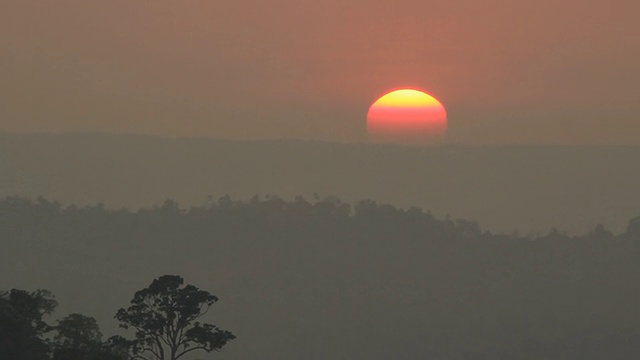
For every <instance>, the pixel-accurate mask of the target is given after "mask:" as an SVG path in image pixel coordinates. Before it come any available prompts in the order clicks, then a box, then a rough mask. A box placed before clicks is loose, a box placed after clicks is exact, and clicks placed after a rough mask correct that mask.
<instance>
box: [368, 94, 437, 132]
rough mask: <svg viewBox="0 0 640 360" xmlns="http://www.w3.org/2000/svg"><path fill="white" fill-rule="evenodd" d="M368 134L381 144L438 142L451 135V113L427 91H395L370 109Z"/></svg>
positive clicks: (384, 96) (382, 97) (380, 99)
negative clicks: (448, 116)
mask: <svg viewBox="0 0 640 360" xmlns="http://www.w3.org/2000/svg"><path fill="white" fill-rule="evenodd" d="M367 131H368V133H369V136H370V137H371V138H372V139H374V140H376V141H381V142H409V143H429V142H434V141H437V140H439V139H441V138H442V137H444V134H445V133H446V132H447V112H446V110H445V109H444V106H442V104H441V103H440V102H439V101H438V100H436V99H435V98H434V97H433V96H431V95H429V94H427V93H425V92H423V91H420V90H415V89H400V90H394V91H391V92H389V93H387V94H385V95H383V96H381V97H380V98H379V99H378V100H376V102H374V103H373V105H371V107H370V108H369V113H368V114H367Z"/></svg>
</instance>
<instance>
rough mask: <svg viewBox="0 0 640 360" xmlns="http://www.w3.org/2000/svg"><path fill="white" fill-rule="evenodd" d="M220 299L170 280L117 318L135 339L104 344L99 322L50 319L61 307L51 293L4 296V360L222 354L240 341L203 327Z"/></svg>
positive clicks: (0, 332)
mask: <svg viewBox="0 0 640 360" xmlns="http://www.w3.org/2000/svg"><path fill="white" fill-rule="evenodd" d="M217 301H218V298H217V297H216V296H214V295H212V294H210V293H209V292H207V291H205V290H200V289H198V288H197V287H195V286H193V285H185V284H184V280H183V279H182V278H181V277H180V276H177V275H164V276H161V277H159V278H158V279H155V280H154V281H153V282H152V283H151V284H150V285H149V286H148V287H147V288H145V289H142V290H140V291H138V292H136V294H135V295H134V297H133V299H132V300H131V305H130V306H129V307H128V308H126V309H125V308H121V309H120V310H118V312H117V313H116V315H115V318H117V319H118V321H120V327H122V328H125V329H133V330H135V336H134V337H133V338H132V339H126V338H124V337H122V336H112V337H110V338H109V339H108V340H106V341H103V339H102V333H101V331H100V326H99V325H98V322H97V321H96V319H94V318H93V317H90V316H85V315H82V314H77V313H74V314H70V315H67V316H66V317H64V318H63V319H61V320H58V321H57V324H55V325H50V324H48V323H47V322H46V321H45V320H46V319H45V317H46V316H49V315H52V313H53V312H54V311H55V309H56V307H57V305H58V304H57V302H56V300H55V298H54V296H53V294H52V293H50V292H49V291H46V290H37V291H33V292H28V291H25V290H18V289H12V290H10V291H6V292H0V359H3V360H129V359H154V360H178V359H180V358H183V357H184V356H185V355H187V354H189V353H191V352H193V351H203V352H208V353H210V352H212V351H214V350H220V349H221V348H222V347H223V346H224V345H226V344H227V343H228V342H229V341H231V340H233V339H235V335H233V333H231V332H230V331H226V330H221V329H218V328H217V327H216V326H215V325H211V324H207V323H201V322H200V320H199V319H200V318H201V317H203V316H204V315H205V314H206V313H207V311H208V310H209V307H211V306H212V305H213V304H214V303H215V302H217Z"/></svg>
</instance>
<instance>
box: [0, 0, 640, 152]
mask: <svg viewBox="0 0 640 360" xmlns="http://www.w3.org/2000/svg"><path fill="white" fill-rule="evenodd" d="M639 13H640V2H638V1H637V0H611V1H602V0H597V1H595V0H538V1H520V0H432V1H426V0H394V1H390V0H384V1H383V0H330V1H319V0H313V1H311V0H310V1H304V0H271V1H264V0H233V1H231V0H229V1H212V0H207V1H203V0H184V1H175V0H174V1H165V0H92V1H87V0H55V1H43V0H3V1H2V2H0V44H1V46H0V131H11V132H35V131H37V132H43V131H55V132H66V131H108V132H126V133H148V134H161V135H170V136H174V135H175V136H206V137H218V138H236V139H252V138H303V139H322V140H332V141H365V140H366V133H365V116H366V111H367V108H368V106H369V104H370V103H371V102H373V101H374V100H375V99H376V97H377V96H378V95H381V94H382V93H384V92H385V91H386V90H388V89H390V88H395V87H398V86H403V85H411V86H419V87H421V88H424V89H426V90H428V91H429V92H430V93H432V94H433V95H435V96H436V97H438V98H439V99H440V100H442V102H443V103H444V104H445V106H446V107H447V109H448V111H449V116H450V119H449V121H450V132H449V137H448V141H449V142H453V143H474V144H478V143H482V144H493V143H563V144H580V143H588V144H630V143H635V144H640V102H639V101H638V97H639V95H640V26H638V20H637V19H638V14H639Z"/></svg>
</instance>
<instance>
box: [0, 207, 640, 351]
mask: <svg viewBox="0 0 640 360" xmlns="http://www.w3.org/2000/svg"><path fill="white" fill-rule="evenodd" d="M0 242H1V244H2V251H1V252H0V274H1V276H0V290H3V289H10V288H19V289H30V290H32V289H48V290H51V291H52V292H53V293H54V294H55V295H56V296H57V300H58V302H59V303H60V307H59V309H58V311H57V312H56V314H55V315H56V317H57V318H60V317H62V316H64V315H66V314H68V313H70V312H80V313H82V314H86V315H89V316H92V317H95V318H97V319H98V322H99V324H100V325H101V328H102V330H103V333H104V334H106V335H108V336H109V335H113V334H116V333H118V332H119V331H118V329H117V326H116V322H115V320H114V319H113V316H114V314H115V311H116V310H117V309H118V308H119V307H123V306H126V305H127V304H128V302H129V300H130V299H131V297H132V295H133V293H134V292H135V291H136V290H138V289H141V288H143V287H145V286H147V285H148V284H149V283H150V282H151V280H152V279H154V278H156V277H158V276H160V275H163V274H179V275H182V276H184V277H185V279H186V280H187V282H188V283H193V284H195V285H196V286H198V287H201V288H203V289H206V290H208V291H211V292H212V293H214V294H215V295H216V296H218V297H219V298H220V302H219V303H217V304H216V305H215V306H214V308H213V309H212V311H211V312H210V313H209V319H212V320H211V321H213V322H214V323H215V324H216V325H218V326H220V327H222V328H224V329H229V330H231V331H233V333H234V334H236V335H237V336H238V339H236V340H234V341H233V342H232V343H231V344H230V345H229V346H227V347H225V348H224V350H223V351H222V352H221V353H219V354H215V355H216V356H215V358H217V359H247V360H249V359H274V360H276V359H278V360H284V359H290V360H295V359H301V358H304V359H379V360H382V359H407V360H409V359H432V358H433V359H448V360H470V359H474V360H477V359H530V360H537V359H558V360H560V359H572V360H573V359H576V360H578V359H580V360H584V359H593V360H599V359H616V360H626V359H630V358H633V356H635V354H637V353H638V351H640V328H639V327H638V324H639V323H640V313H638V311H637V304H638V301H640V289H639V288H638V286H636V285H637V284H638V282H639V281H640V263H639V262H638V261H637V259H638V255H639V254H640V218H636V219H633V220H632V221H630V222H629V224H628V226H627V228H626V229H625V231H624V232H623V233H621V234H617V235H614V234H612V233H611V232H609V231H607V230H606V229H604V228H602V227H597V228H596V229H594V230H593V231H591V232H589V233H588V234H586V235H584V236H579V237H569V236H567V235H564V234H562V233H560V232H550V233H547V234H544V235H541V236H538V237H516V236H513V235H496V234H491V233H488V232H483V231H482V230H481V229H480V227H479V226H478V224H477V223H475V222H471V221H464V220H459V221H453V220H451V219H438V218H435V217H434V216H433V215H431V214H429V213H426V212H423V211H421V210H419V209H416V208H412V209H406V210H405V209H398V208H395V207H393V206H390V205H382V204H378V203H375V202H372V201H360V202H358V203H357V204H356V205H355V206H354V207H351V206H349V205H347V204H344V203H341V202H339V201H337V200H335V199H328V200H319V201H312V202H308V201H305V200H304V199H301V198H298V199H296V200H294V201H290V202H288V201H284V200H282V199H280V198H277V197H270V198H269V199H264V198H254V199H251V200H250V201H247V202H240V201H233V200H231V199H229V198H228V197H223V198H222V199H220V200H219V201H216V202H212V203H211V204H208V205H206V206H202V207H195V208H191V209H189V210H185V209H181V208H180V207H178V206H177V204H176V203H174V202H171V201H167V202H165V203H164V204H163V205H162V206H159V207H156V208H151V209H142V210H139V211H137V212H130V211H127V210H107V209H105V208H104V207H103V206H90V207H83V208H79V207H76V206H66V205H62V204H59V203H53V202H49V201H47V200H45V199H38V200H35V201H30V200H27V199H24V198H17V197H9V198H5V199H2V200H1V201H0Z"/></svg>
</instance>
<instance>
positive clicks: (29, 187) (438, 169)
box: [0, 133, 640, 233]
mask: <svg viewBox="0 0 640 360" xmlns="http://www.w3.org/2000/svg"><path fill="white" fill-rule="evenodd" d="M637 159H640V147H637V146H607V147H603V146H559V145H540V146H536V145H518V146H457V145H455V146H454V145H445V146H439V147H431V148H429V147H427V148H418V147H408V146H396V145H373V144H363V143H358V144H347V143H329V142H321V141H303V140H290V139H286V140H250V141H239V140H220V139H215V140H214V139H206V138H193V139H190V138H165V137H156V136H149V135H128V134H106V133H70V134H8V133H0V195H1V196H7V195H21V196H27V197H36V196H39V195H42V196H45V197H47V198H49V199H53V200H60V201H62V202H64V203H75V204H79V205H85V204H95V203H104V204H105V205H106V206H108V207H115V208H118V207H127V208H133V209H135V208H139V207H144V206H150V205H152V204H158V203H162V202H163V201H164V200H165V199H167V198H170V199H174V200H176V201H178V202H179V203H180V204H181V205H182V206H186V207H188V206H191V205H200V204H202V203H204V202H205V201H206V200H207V197H208V196H209V195H210V196H211V197H214V198H219V197H221V196H223V195H225V194H229V195H231V196H232V197H233V198H237V199H249V198H250V197H251V196H253V195H255V194H261V195H264V194H276V195H279V196H282V197H284V198H293V197H294V196H296V195H303V196H306V197H310V196H311V195H312V194H314V193H317V194H320V195H321V196H326V195H332V196H336V197H339V198H341V199H342V200H343V201H346V202H350V201H354V200H357V199H367V198H370V199H375V200H378V201H381V202H386V203H391V204H394V205H397V206H401V207H410V206H418V207H421V208H424V209H429V210H431V211H432V212H433V213H434V214H436V215H440V216H443V215H446V214H451V215H452V216H453V217H460V218H465V219H473V220H477V221H479V222H480V223H481V224H482V225H483V227H484V228H487V229H489V230H494V231H501V232H510V231H513V230H515V229H518V230H519V231H521V232H529V231H540V232H544V231H547V230H548V229H550V228H560V229H562V230H566V231H568V232H570V233H584V232H586V231H587V230H589V229H591V228H593V227H594V226H595V225H596V224H598V223H602V224H604V225H605V228H608V229H611V230H613V231H620V230H623V229H624V228H625V226H626V224H627V221H628V220H629V218H631V217H633V216H635V215H637V214H638V213H640V186H638V185H637V179H639V178H640V164H639V163H638V161H637Z"/></svg>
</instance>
